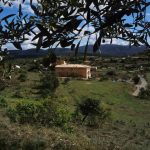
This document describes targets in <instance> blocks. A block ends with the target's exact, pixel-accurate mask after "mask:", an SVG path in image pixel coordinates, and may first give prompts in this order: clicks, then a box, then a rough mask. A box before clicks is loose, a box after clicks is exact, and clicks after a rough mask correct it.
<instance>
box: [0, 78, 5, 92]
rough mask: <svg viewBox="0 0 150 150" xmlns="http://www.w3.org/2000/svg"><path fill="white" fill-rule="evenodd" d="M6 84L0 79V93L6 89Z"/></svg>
mask: <svg viewBox="0 0 150 150" xmlns="http://www.w3.org/2000/svg"><path fill="white" fill-rule="evenodd" d="M6 86H7V85H6V82H5V81H3V80H1V79H0V91H3V90H4V89H5V88H6Z"/></svg>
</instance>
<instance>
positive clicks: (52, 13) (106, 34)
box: [0, 0, 150, 53]
mask: <svg viewBox="0 0 150 150" xmlns="http://www.w3.org/2000/svg"><path fill="white" fill-rule="evenodd" d="M2 2H3V4H5V5H10V6H11V5H13V3H11V2H10V1H8V0H7V1H5V0H3V1H2ZM23 3H25V0H23V1H22V4H23ZM22 4H20V5H19V8H18V14H10V15H8V16H5V17H4V18H2V19H1V22H4V23H3V24H2V25H1V27H0V39H1V41H0V45H3V44H5V43H6V42H12V43H13V44H14V46H15V47H16V48H17V49H21V45H20V44H21V43H22V42H23V41H25V40H27V39H26V38H25V37H26V36H25V35H27V34H28V35H29V34H31V33H34V35H35V36H34V38H33V41H34V40H37V41H38V42H37V44H36V47H37V49H39V48H41V47H42V48H48V47H50V46H53V45H56V46H58V45H60V46H61V47H67V46H71V49H72V50H74V51H75V53H77V51H78V48H79V46H80V44H81V41H82V39H83V38H84V37H87V39H88V40H87V45H88V44H89V40H90V38H91V37H92V36H95V37H96V38H95V39H96V40H95V44H94V47H93V51H94V52H95V51H97V50H98V49H99V47H100V45H101V43H102V42H105V39H111V42H112V40H113V39H114V38H119V39H122V40H125V41H128V42H129V43H130V45H136V46H139V45H140V44H144V45H146V46H149V43H148V38H149V36H150V34H149V33H150V32H149V29H150V28H149V27H150V23H149V21H148V20H147V19H146V11H147V8H148V7H149V5H150V2H148V0H126V1H124V0H37V3H33V2H32V0H30V4H29V5H30V7H31V9H32V10H33V11H34V15H33V16H32V17H31V16H30V17H29V16H28V15H24V13H23V12H22ZM3 9H5V8H4V7H0V13H2V12H3ZM128 18H130V19H128ZM85 27H86V28H88V27H91V28H93V29H94V30H85ZM35 28H38V29H39V31H40V32H39V33H35V32H34V29H35ZM83 31H84V33H83ZM75 41H76V42H75ZM75 43H77V44H75ZM87 47H88V46H86V47H85V51H87Z"/></svg>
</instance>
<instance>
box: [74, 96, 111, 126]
mask: <svg viewBox="0 0 150 150" xmlns="http://www.w3.org/2000/svg"><path fill="white" fill-rule="evenodd" d="M76 114H77V116H81V118H82V119H81V121H82V123H83V122H85V121H87V122H88V125H94V126H95V125H101V124H103V123H104V121H105V120H106V119H107V118H108V117H109V115H110V113H109V111H107V110H105V109H104V108H103V107H102V104H101V102H100V101H99V100H97V99H91V98H87V99H85V100H83V101H82V102H81V103H79V104H78V105H77V109H76Z"/></svg>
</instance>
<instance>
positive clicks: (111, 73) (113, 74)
mask: <svg viewBox="0 0 150 150" xmlns="http://www.w3.org/2000/svg"><path fill="white" fill-rule="evenodd" d="M106 75H108V76H115V75H116V73H115V71H113V70H110V71H107V73H106Z"/></svg>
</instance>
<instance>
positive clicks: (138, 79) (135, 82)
mask: <svg viewBox="0 0 150 150" xmlns="http://www.w3.org/2000/svg"><path fill="white" fill-rule="evenodd" d="M132 80H133V82H134V84H138V83H139V81H140V78H139V77H138V76H137V75H136V76H134V77H133V79H132Z"/></svg>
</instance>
